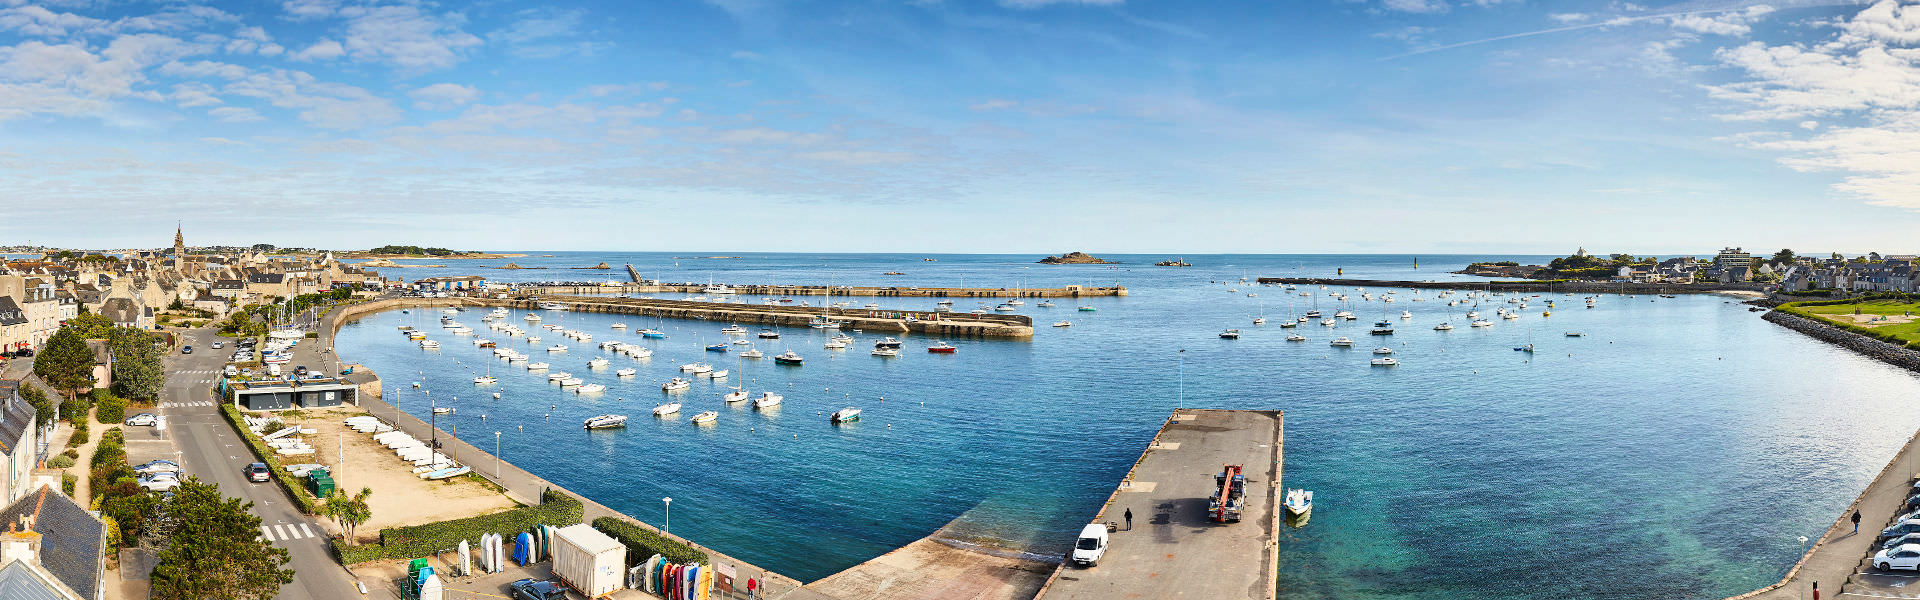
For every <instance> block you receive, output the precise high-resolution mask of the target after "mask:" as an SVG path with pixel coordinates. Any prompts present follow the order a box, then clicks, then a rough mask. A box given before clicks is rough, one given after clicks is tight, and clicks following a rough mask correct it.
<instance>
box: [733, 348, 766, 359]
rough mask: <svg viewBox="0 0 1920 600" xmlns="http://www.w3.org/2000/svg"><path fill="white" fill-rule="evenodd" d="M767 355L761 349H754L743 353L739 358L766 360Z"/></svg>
mask: <svg viewBox="0 0 1920 600" xmlns="http://www.w3.org/2000/svg"><path fill="white" fill-rule="evenodd" d="M766 355H767V353H765V352H761V351H760V349H759V348H752V349H749V350H747V351H746V352H741V353H740V354H739V355H738V356H739V357H740V358H764V357H766Z"/></svg>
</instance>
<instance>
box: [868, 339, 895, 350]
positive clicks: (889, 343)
mask: <svg viewBox="0 0 1920 600" xmlns="http://www.w3.org/2000/svg"><path fill="white" fill-rule="evenodd" d="M900 345H901V342H900V340H896V339H893V338H891V337H888V338H882V339H880V340H876V341H874V342H873V347H875V348H893V349H896V350H897V349H899V348H900Z"/></svg>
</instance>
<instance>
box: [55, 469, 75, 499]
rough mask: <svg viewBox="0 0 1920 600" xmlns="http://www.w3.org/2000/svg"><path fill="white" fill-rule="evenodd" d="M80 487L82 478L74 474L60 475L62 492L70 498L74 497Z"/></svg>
mask: <svg viewBox="0 0 1920 600" xmlns="http://www.w3.org/2000/svg"><path fill="white" fill-rule="evenodd" d="M79 485H80V478H79V477H77V476H75V475H74V474H72V473H61V474H60V491H61V492H62V493H65V494H66V495H67V497H68V498H72V497H73V493H74V491H76V488H77V487H78V486H79Z"/></svg>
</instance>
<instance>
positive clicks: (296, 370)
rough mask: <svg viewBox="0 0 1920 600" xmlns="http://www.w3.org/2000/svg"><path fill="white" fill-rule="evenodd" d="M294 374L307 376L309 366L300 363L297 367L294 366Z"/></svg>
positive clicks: (295, 375)
mask: <svg viewBox="0 0 1920 600" xmlns="http://www.w3.org/2000/svg"><path fill="white" fill-rule="evenodd" d="M293 376H294V377H306V376H307V366H306V365H300V366H297V367H294V368H293Z"/></svg>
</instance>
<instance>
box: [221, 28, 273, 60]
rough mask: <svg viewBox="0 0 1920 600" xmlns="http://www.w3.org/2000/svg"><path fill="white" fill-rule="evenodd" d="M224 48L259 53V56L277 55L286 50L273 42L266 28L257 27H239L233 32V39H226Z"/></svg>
mask: <svg viewBox="0 0 1920 600" xmlns="http://www.w3.org/2000/svg"><path fill="white" fill-rule="evenodd" d="M226 50H227V52H229V53H233V54H259V55H261V56H279V55H280V54H281V53H284V52H286V51H287V49H286V47H284V46H281V45H279V44H276V43H273V38H272V37H271V36H268V35H267V30H265V29H261V28H259V27H241V28H240V30H239V31H236V32H234V34H233V39H231V40H227V46H226Z"/></svg>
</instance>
